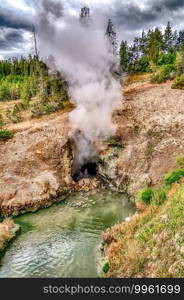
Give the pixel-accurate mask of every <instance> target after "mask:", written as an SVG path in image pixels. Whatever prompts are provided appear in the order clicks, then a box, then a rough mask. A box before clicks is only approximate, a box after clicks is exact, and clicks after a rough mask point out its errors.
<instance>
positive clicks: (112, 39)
mask: <svg viewBox="0 0 184 300" xmlns="http://www.w3.org/2000/svg"><path fill="white" fill-rule="evenodd" d="M105 34H106V36H107V38H108V41H109V45H110V49H111V51H112V52H114V53H116V51H117V40H116V32H115V31H114V25H113V23H112V20H111V19H109V20H108V24H107V29H106V33H105Z"/></svg>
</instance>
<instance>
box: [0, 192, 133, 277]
mask: <svg viewBox="0 0 184 300" xmlns="http://www.w3.org/2000/svg"><path fill="white" fill-rule="evenodd" d="M134 212H135V207H134V205H133V204H132V203H131V202H130V201H128V199H127V197H126V196H125V195H124V194H121V193H117V192H110V191H107V190H102V191H100V192H96V191H95V192H94V191H93V192H88V193H82V192H78V193H73V194H71V195H70V196H68V197H67V199H66V200H65V201H61V202H60V203H57V204H54V205H53V206H52V207H50V208H47V209H42V210H39V211H37V212H35V213H27V214H24V215H21V216H18V217H16V218H15V222H17V223H19V224H20V225H21V228H22V229H21V232H20V234H18V236H17V238H16V239H15V240H14V241H13V242H12V243H11V244H10V246H9V247H8V248H7V251H6V254H5V255H4V257H3V258H2V259H1V266H0V277H1V278H2V277H6V278H7V277H65V278H66V277H67V278H69V277H98V258H99V253H100V251H99V246H100V243H101V234H102V232H103V231H104V230H106V229H107V228H108V227H111V226H112V225H114V224H116V223H120V222H122V221H123V220H124V219H125V218H126V217H128V216H131V215H132V214H133V213H134Z"/></svg>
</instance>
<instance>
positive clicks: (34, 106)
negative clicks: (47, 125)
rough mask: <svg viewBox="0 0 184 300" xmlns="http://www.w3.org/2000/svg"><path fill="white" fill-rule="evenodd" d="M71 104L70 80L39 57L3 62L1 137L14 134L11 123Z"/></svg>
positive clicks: (0, 66)
mask: <svg viewBox="0 0 184 300" xmlns="http://www.w3.org/2000/svg"><path fill="white" fill-rule="evenodd" d="M68 106H71V103H70V102H69V97H68V94H67V83H66V82H65V81H64V79H63V78H62V76H61V74H60V73H59V72H55V73H50V72H49V69H48V67H47V66H46V64H45V63H44V62H43V61H41V60H39V59H38V58H37V57H32V56H29V58H27V59H25V58H20V59H16V58H12V59H9V60H3V61H0V139H4V140H5V139H7V138H8V137H11V136H12V134H10V133H8V132H7V129H6V128H4V127H6V125H7V124H10V123H19V122H22V121H24V120H27V119H31V118H37V117H40V116H42V115H46V114H50V113H53V112H56V111H58V110H62V109H64V108H65V107H68Z"/></svg>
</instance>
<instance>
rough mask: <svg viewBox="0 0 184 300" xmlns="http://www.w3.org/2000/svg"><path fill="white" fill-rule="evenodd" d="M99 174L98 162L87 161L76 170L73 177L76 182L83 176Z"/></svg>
mask: <svg viewBox="0 0 184 300" xmlns="http://www.w3.org/2000/svg"><path fill="white" fill-rule="evenodd" d="M97 174H98V165H97V162H87V163H85V164H84V165H82V166H81V168H80V170H79V171H78V172H74V174H73V176H72V178H73V180H74V181H75V182H78V181H79V180H81V179H82V178H91V177H95V176H96V175H97Z"/></svg>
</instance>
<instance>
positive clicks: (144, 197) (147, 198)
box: [140, 188, 154, 205]
mask: <svg viewBox="0 0 184 300" xmlns="http://www.w3.org/2000/svg"><path fill="white" fill-rule="evenodd" d="M153 196H154V191H153V190H152V189H151V188H145V189H144V190H142V191H141V194H140V199H141V201H142V202H144V203H145V204H147V205H149V204H150V203H151V201H152V199H153Z"/></svg>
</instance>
